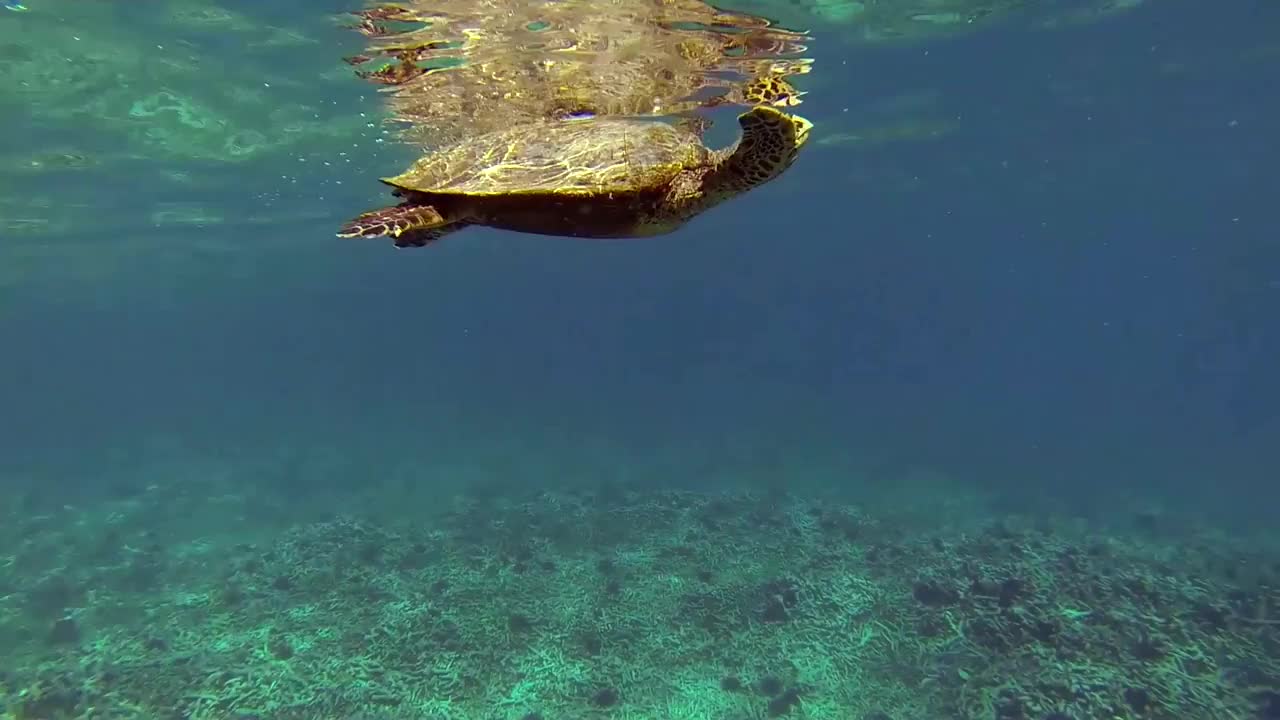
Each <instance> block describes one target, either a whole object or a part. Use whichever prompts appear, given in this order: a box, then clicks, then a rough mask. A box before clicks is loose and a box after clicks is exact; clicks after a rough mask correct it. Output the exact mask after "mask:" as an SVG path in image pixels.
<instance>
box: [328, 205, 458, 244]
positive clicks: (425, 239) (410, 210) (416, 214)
mask: <svg viewBox="0 0 1280 720" xmlns="http://www.w3.org/2000/svg"><path fill="white" fill-rule="evenodd" d="M455 225H459V224H458V223H453V222H450V221H449V220H448V219H446V218H445V217H444V216H443V215H441V214H440V211H438V210H436V209H435V208H434V207H432V206H431V205H422V204H418V203H413V202H404V203H400V204H399V205H392V206H390V207H384V208H378V209H377V210H371V211H369V212H367V213H363V214H361V215H358V216H356V217H355V218H353V219H352V220H351V221H350V222H348V223H347V224H346V225H343V226H342V229H341V230H339V231H338V237H344V238H352V237H354V238H376V237H384V236H386V237H391V238H394V239H395V241H396V247H422V246H423V245H426V244H427V243H430V242H432V241H434V240H436V239H438V238H439V237H440V236H442V235H444V234H446V233H448V232H452V231H453V230H455V229H457V228H456V227H455Z"/></svg>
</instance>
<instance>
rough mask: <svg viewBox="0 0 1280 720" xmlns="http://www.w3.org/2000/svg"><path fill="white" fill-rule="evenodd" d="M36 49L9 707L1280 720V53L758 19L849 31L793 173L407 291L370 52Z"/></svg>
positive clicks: (17, 228) (6, 229)
mask: <svg viewBox="0 0 1280 720" xmlns="http://www.w3.org/2000/svg"><path fill="white" fill-rule="evenodd" d="M27 5H28V8H29V9H28V10H27V11H25V12H8V11H0V112H3V113H4V114H3V117H4V118H5V123H6V131H5V133H4V135H3V137H0V183H3V188H4V190H3V192H2V193H0V237H3V242H2V243H0V343H2V345H0V430H2V432H0V488H3V491H4V495H3V499H4V502H3V504H0V513H3V514H4V516H5V517H4V519H3V521H0V647H6V648H16V649H15V650H10V651H7V652H5V653H0V681H2V682H0V685H2V686H3V687H4V689H3V690H2V691H0V698H2V699H0V707H3V708H6V709H7V712H8V713H9V716H11V717H22V718H32V717H57V718H63V717H89V716H90V715H87V714H86V713H87V712H88V711H87V710H86V708H87V707H88V706H89V705H90V704H93V703H96V704H97V705H98V706H99V707H109V708H110V710H109V712H112V713H115V714H113V715H110V716H111V717H163V715H159V714H158V713H160V712H161V711H162V710H164V711H169V710H172V711H173V712H175V713H177V714H174V715H171V716H172V717H191V718H196V717H200V718H231V717H234V718H243V717H253V716H257V717H264V718H266V717H271V718H275V717H281V718H284V717H308V718H313V717H365V716H367V717H413V718H418V717H422V718H427V717H467V718H470V717H475V718H482V717H483V718H489V717H504V718H505V717H512V718H521V717H526V716H527V715H528V714H529V713H542V714H543V716H544V717H548V718H555V717H562V716H563V717H587V716H591V717H658V716H663V715H662V713H666V715H665V716H667V717H676V716H681V717H684V716H687V717H690V718H702V717H706V718H722V717H723V718H730V717H747V716H759V715H770V714H772V713H778V714H779V715H780V714H790V715H792V716H799V715H807V716H811V717H821V718H826V717H831V718H837V717H839V718H849V717H853V718H860V717H868V718H870V717H880V716H877V715H874V713H876V712H883V713H887V714H888V717H891V718H893V719H894V720H898V719H899V718H913V717H955V718H966V719H967V718H974V719H975V720H976V719H977V718H991V717H996V718H1002V719H1003V718H1019V717H1027V718H1044V717H1078V718H1086V717H1103V716H1104V715H1101V714H1098V713H1104V712H1108V713H1112V714H1113V715H1114V716H1116V717H1135V718H1136V717H1178V718H1192V717H1194V718H1206V719H1208V718H1255V717H1257V718H1271V717H1276V716H1277V714H1280V710H1278V709H1276V708H1280V696H1278V695H1276V694H1275V693H1276V692H1277V684H1278V683H1280V667H1278V666H1280V662H1278V660H1277V652H1276V649H1275V648H1276V647H1277V643H1278V642H1280V640H1278V639H1277V636H1276V635H1275V628H1276V625H1275V623H1276V621H1275V620H1274V619H1273V618H1274V613H1275V612H1277V610H1276V608H1277V607H1280V605H1278V603H1280V595H1278V594H1277V593H1280V582H1277V580H1276V575H1275V573H1276V572H1277V571H1280V565H1278V564H1277V563H1280V558H1278V557H1277V555H1276V538H1275V534H1274V530H1272V529H1271V525H1272V524H1273V523H1274V518H1273V516H1274V510H1273V509H1274V507H1275V503H1276V499H1277V496H1276V491H1275V489H1274V488H1275V477H1276V474H1277V473H1276V468H1277V467H1278V466H1280V410H1278V408H1280V404H1278V403H1280V375H1278V374H1277V371H1276V370H1275V368H1276V367H1277V366H1278V364H1277V359H1278V358H1280V320H1277V318H1280V312H1278V311H1280V289H1277V288H1278V287H1280V245H1278V244H1277V242H1276V240H1275V232H1274V228H1273V226H1274V224H1275V223H1274V222H1273V220H1272V216H1271V210H1272V208H1271V205H1272V204H1273V202H1274V198H1275V197H1276V196H1277V193H1278V191H1280V184H1278V183H1277V181H1276V179H1275V176H1274V165H1275V160H1277V159H1280V139H1278V136H1277V135H1276V133H1275V131H1274V128H1276V127H1280V104H1278V103H1277V101H1276V100H1274V96H1275V93H1274V92H1273V90H1272V85H1273V84H1274V78H1275V77H1276V76H1277V70H1278V69H1280V46H1278V45H1277V44H1276V40H1275V37H1274V33H1273V32H1272V29H1273V28H1274V27H1276V24H1277V23H1280V10H1277V9H1276V8H1273V7H1271V6H1268V5H1264V4H1254V3H1227V4H1226V6H1223V7H1216V6H1215V7H1214V8H1212V9H1208V8H1206V6H1205V4H1203V3H1194V2H1184V1H1183V0H1149V1H1148V2H1146V3H1143V4H1140V5H1138V6H1136V7H1133V8H1130V9H1128V10H1125V11H1119V10H1117V11H1115V12H1112V13H1108V14H1102V15H1098V16H1093V15H1088V14H1086V13H1084V12H1083V10H1082V9H1081V6H1073V7H1071V8H1067V7H1065V6H1064V5H1065V4H1062V3H1041V4H1033V5H1031V6H1030V7H1029V8H1022V9H1018V8H1009V7H1008V6H1009V5H1011V4H1010V3H994V4H993V7H992V8H988V9H992V10H994V11H993V12H991V13H980V12H978V10H979V9H973V8H971V10H973V13H972V18H973V20H974V22H972V23H970V22H964V23H959V24H956V25H952V24H942V25H938V20H939V19H938V18H934V21H935V22H934V24H933V26H931V27H930V29H929V31H928V32H920V33H918V36H915V37H905V38H900V39H886V38H887V37H889V36H894V35H901V34H903V30H902V26H899V25H892V24H889V23H888V21H887V20H885V19H884V16H881V15H876V14H868V15H866V16H864V17H863V20H861V21H858V20H854V21H852V22H844V23H838V22H836V20H835V19H834V18H836V17H837V16H839V17H844V16H845V14H847V13H849V12H850V10H849V8H848V7H846V6H841V7H842V8H843V9H840V10H839V11H837V10H835V9H830V8H833V7H834V6H830V5H828V6H826V7H828V9H827V10H824V11H822V12H820V13H819V12H815V11H814V10H813V8H810V7H806V6H805V5H803V4H782V5H776V6H766V4H764V3H753V4H750V5H747V4H743V5H740V6H735V7H736V8H738V9H744V10H752V11H758V12H764V13H766V14H770V15H774V16H777V17H778V18H779V19H780V20H782V21H783V22H785V23H787V24H789V25H793V26H804V27H808V28H810V30H811V34H812V35H813V37H814V40H813V41H812V45H811V54H812V55H813V57H814V58H815V59H816V63H815V66H814V71H813V72H812V73H811V74H809V75H806V76H803V77H801V78H800V79H799V80H798V81H797V84H799V85H801V86H802V89H805V90H808V91H809V94H808V95H806V96H805V104H804V105H803V106H802V108H801V109H802V111H803V112H804V114H805V115H806V116H807V117H809V118H810V119H811V120H813V121H814V122H815V123H816V126H817V127H816V130H815V133H814V136H813V139H812V140H811V145H810V146H809V147H806V148H805V151H804V152H803V154H802V156H801V159H800V160H799V161H798V162H797V164H796V165H795V167H793V168H792V169H791V170H790V171H789V172H788V173H787V174H786V175H785V176H783V177H782V178H781V179H779V180H778V181H776V182H774V183H772V184H770V185H768V186H765V187H763V188H760V189H758V190H756V191H754V192H752V193H751V194H750V195H748V196H745V197H743V198H739V199H737V200H735V201H733V202H731V203H728V204H726V205H724V206H722V207H720V208H717V209H715V210H713V211H711V212H709V213H707V214H706V215H705V216H703V217H700V218H698V219H696V220H695V221H694V222H692V223H691V224H690V225H689V226H688V227H686V228H684V229H682V230H680V231H678V232H677V233H675V234H673V235H670V236H666V237H661V238H652V239H645V240H636V241H624V242H603V243H601V242H587V241H575V240H568V239H558V238H544V237H535V236H524V235H516V234H510V233H503V232H497V231H490V230H482V229H469V230H467V231H465V232H464V233H459V234H458V235H456V236H451V237H449V238H448V239H447V241H442V242H441V243H440V244H439V245H437V246H433V247H430V248H426V249H422V250H417V251H395V250H393V249H392V248H391V247H390V246H389V244H387V243H385V242H382V241H367V242H354V241H350V240H339V239H337V238H334V237H333V233H334V231H335V230H336V229H337V227H338V226H340V224H341V223H342V222H343V221H345V220H346V219H347V218H349V217H351V216H352V215H354V214H356V213H358V212H361V211H363V210H365V209H367V208H370V207H375V206H377V205H378V204H380V203H384V202H386V201H387V196H386V194H385V192H384V188H383V187H382V186H381V185H380V184H379V183H378V182H377V181H376V179H377V178H378V177H381V176H385V175H389V174H393V173H395V172H398V171H399V170H400V169H401V168H402V167H404V165H405V164H406V163H407V162H409V161H410V160H411V159H412V157H413V153H412V151H411V150H410V149H409V148H406V147H404V146H403V145H402V144H400V143H398V142H396V140H395V137H394V136H393V135H391V134H389V133H388V131H387V129H386V127H385V126H384V125H383V124H382V122H381V119H382V114H381V110H380V107H381V106H380V97H379V94H378V92H377V90H376V88H374V87H372V86H370V85H367V84H365V83H362V82H361V81H359V80H358V79H356V78H354V77H353V76H352V74H351V68H350V67H348V66H347V65H346V64H344V63H343V62H342V60H341V58H342V57H343V56H344V55H351V54H354V53H356V52H359V51H360V49H361V46H362V38H361V37H360V36H359V35H358V34H356V33H353V32H351V31H349V30H347V29H345V28H344V27H343V26H342V23H341V22H339V19H338V13H341V12H343V11H347V10H352V9H357V8H355V7H348V6H347V5H346V4H344V3H341V2H337V1H336V0H326V2H325V3H322V4H321V6H320V7H316V6H314V5H309V6H306V7H303V6H302V5H301V4H293V5H286V4H278V5H274V4H273V5H272V7H271V8H269V9H263V8H260V7H258V5H256V4H251V3H244V2H238V3H227V4H223V5H220V6H217V7H215V6H211V5H209V6H206V5H199V4H165V5H163V6H159V5H147V4H137V3H134V4H124V5H117V4H106V3H102V4H98V3H91V4H83V3H74V4H73V3H67V2H56V1H53V0H44V1H43V2H42V1H41V0H32V1H31V2H29V3H27ZM846 5H849V4H846ZM1112 5H1115V4H1112ZM867 6H868V8H870V9H864V11H865V12H867V13H872V12H873V11H874V12H875V13H879V12H882V11H883V7H882V6H880V5H879V4H877V3H867ZM1100 7H1101V5H1100ZM914 22H917V23H921V22H929V21H928V20H917V21H914ZM877 23H878V24H877ZM906 27H908V28H911V27H915V26H912V25H910V24H908V25H907V26H906ZM717 133H719V134H717ZM717 133H713V136H712V139H713V140H715V141H716V142H720V141H722V140H724V141H727V139H728V133H727V131H725V132H721V128H717ZM524 503H527V504H524ZM316 578H320V579H316ZM344 583H348V584H344ZM615 583H616V585H615ZM779 583H780V584H779ZM1002 583H1013V584H1012V585H1002ZM792 586H794V587H792ZM1001 588H1004V589H1003V590H1002V589H1001ZM789 592H792V593H793V595H789V594H788V593H789ZM1006 596H1007V597H1006ZM779 598H781V599H779ZM787 598H792V600H787ZM779 603H781V605H782V607H780V608H779V607H778V604H779ZM770 613H781V614H782V616H785V617H784V618H783V619H781V620H779V619H778V618H776V617H775V616H774V615H770ZM517 616H519V617H517ZM522 618H523V619H522ZM1104 619H1105V622H1103V620H1104ZM526 621H528V622H527V623H526ZM68 623H70V625H68ZM1037 623H1049V624H1051V625H1052V626H1053V627H1052V633H1049V630H1047V629H1045V628H1046V627H1047V626H1043V627H1042V626H1041V625H1039V624H1037ZM339 629H349V630H350V632H349V633H347V634H351V633H354V635H351V637H347V636H346V635H344V633H343V632H339ZM1044 633H1049V634H1050V635H1052V636H1053V637H1052V638H1050V639H1046V638H1042V637H1039V635H1040V634H1044ZM356 635H358V636H359V637H356ZM286 646H287V647H288V650H287V651H286V650H284V649H281V648H284V647H286ZM837 647H839V648H840V649H839V650H838V651H837V650H836V649H834V648H837ZM1113 647H1122V648H1127V649H1128V650H1127V651H1126V652H1124V653H1121V655H1120V656H1115V657H1113V656H1112V654H1111V652H1110V650H1109V649H1108V648H1113ZM1231 648H1236V650H1234V651H1232V650H1230V649H1231ZM175 657H176V658H180V659H181V661H180V662H176V661H174V660H173V658H175ZM993 658H1000V660H999V661H998V662H997V661H995V660H993ZM1046 658H1048V659H1050V660H1051V661H1047V660H1046ZM104 668H106V669H107V670H110V669H112V668H114V672H115V675H112V676H110V677H109V678H107V679H104V676H103V673H104V672H106V671H107V670H104ZM157 668H160V669H157ZM551 668H555V669H554V670H553V669H551ZM665 670H669V672H666V671H665ZM42 673H43V679H38V678H39V677H40V676H41V674H42ZM146 674H151V675H152V676H154V677H156V678H157V679H156V681H155V683H154V686H153V687H152V688H151V689H150V690H148V689H146V688H140V686H139V684H138V683H135V682H133V681H128V682H126V681H119V680H118V678H119V677H120V676H122V675H123V676H125V677H130V678H132V677H139V676H142V675H146ZM722 676H732V677H735V678H738V679H739V680H741V682H742V683H743V684H744V687H743V688H741V689H725V687H723V686H722V684H721V683H722V681H724V680H725V678H724V677H722ZM766 677H774V678H775V679H778V680H779V682H781V684H782V686H783V687H782V688H781V689H778V690H777V692H769V691H768V690H767V689H766V690H763V691H762V690H761V689H760V683H761V682H762V681H763V678H766ZM1116 677H1124V678H1127V679H1126V680H1125V681H1124V682H1121V681H1119V680H1115V679H1114V678H1116ZM1171 677H1177V678H1180V679H1179V680H1177V681H1176V682H1175V681H1173V680H1170V679H1169V678H1171ZM110 678H116V679H115V680H112V679H110ZM41 683H44V684H43V685H42V684H41ZM59 683H61V685H60V684H59ZM273 683H274V685H273ZM1002 683H1005V685H1004V686H1003V687H1004V689H1003V690H1001V689H1000V688H1001V687H1002ZM766 684H768V683H766ZM1058 684H1060V685H1062V687H1065V688H1066V689H1062V688H1059V687H1058ZM62 685H68V686H74V687H75V688H77V690H76V691H75V692H79V693H81V694H80V695H75V693H74V692H73V691H72V690H69V689H67V688H63V687H62ZM855 687H857V688H863V690H860V691H858V692H854V691H853V690H851V688H855ZM245 688H252V689H251V690H249V689H245ZM266 688H275V689H272V690H268V689H266ZM1046 688H1050V689H1046ZM1053 688H1056V689H1053ZM610 689H612V690H614V691H615V695H616V697H614V698H613V701H611V702H605V701H606V700H608V699H609V697H608V694H607V693H605V695H599V693H602V692H604V691H605V690H610ZM793 691H794V693H793ZM1138 691H1141V692H1142V693H1146V694H1147V695H1148V696H1149V697H1150V698H1151V699H1150V700H1149V702H1139V700H1141V699H1142V698H1141V696H1139V695H1137V694H1135V693H1137V692H1138ZM33 693H35V695H33ZM1001 693H1004V694H1001ZM792 694H794V696H795V698H798V699H797V700H796V701H795V702H791V701H790V700H788V698H791V696H792ZM73 695H74V697H73ZM37 696H40V697H56V698H59V700H58V702H53V701H49V702H47V703H44V704H41V703H40V702H38V701H37V700H33V698H35V697H37ZM1006 696H1008V697H1006ZM193 698H194V699H193ZM90 699H92V703H91V702H90ZM775 701H776V702H775ZM784 701H785V702H784ZM1015 705H1016V708H1015V707H1014V706H1015ZM1054 712H1060V713H1063V715H1062V716H1055V715H1052V714H1051V713H1054ZM362 713H363V714H362ZM1144 713H1145V714H1144ZM1268 713H1272V714H1268ZM0 717H3V715H0ZM93 717H97V715H93Z"/></svg>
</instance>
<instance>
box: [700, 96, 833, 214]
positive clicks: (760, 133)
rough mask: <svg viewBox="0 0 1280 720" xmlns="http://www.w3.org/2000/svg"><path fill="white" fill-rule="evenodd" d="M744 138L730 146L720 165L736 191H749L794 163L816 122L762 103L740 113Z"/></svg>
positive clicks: (732, 188) (739, 119) (739, 117)
mask: <svg viewBox="0 0 1280 720" xmlns="http://www.w3.org/2000/svg"><path fill="white" fill-rule="evenodd" d="M738 124H739V125H740V126H742V138H741V139H740V140H739V141H738V144H737V145H735V146H734V147H732V148H729V149H728V150H727V151H724V152H726V153H727V155H726V156H725V158H724V161H723V164H722V165H721V171H722V174H723V177H724V178H725V180H726V181H727V182H728V184H729V186H730V187H729V189H730V190H731V191H733V192H742V191H745V190H749V189H751V188H753V187H755V186H756V185H761V184H763V183H766V182H769V181H770V180H772V179H774V178H776V177H778V176H779V175H781V174H782V173H783V172H784V171H786V169H787V168H789V167H791V163H793V162H795V159H796V155H797V154H798V153H799V152H800V147H801V146H802V145H804V144H805V142H807V141H808V140H809V132H810V130H812V129H813V123H811V122H809V121H808V120H806V119H804V118H802V117H800V116H799V115H792V114H790V113H785V112H783V111H781V110H779V109H777V108H774V107H770V106H768V105H759V106H756V107H754V108H751V109H750V110H748V111H747V112H744V113H742V114H741V115H739V116H738Z"/></svg>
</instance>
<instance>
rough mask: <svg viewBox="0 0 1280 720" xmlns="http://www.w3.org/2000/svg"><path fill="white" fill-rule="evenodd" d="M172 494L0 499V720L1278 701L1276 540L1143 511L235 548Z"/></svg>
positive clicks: (396, 523) (687, 517)
mask: <svg viewBox="0 0 1280 720" xmlns="http://www.w3.org/2000/svg"><path fill="white" fill-rule="evenodd" d="M179 487H181V486H174V487H172V488H169V489H166V488H165V487H148V488H124V489H122V490H121V491H120V495H121V497H120V498H118V499H115V500H110V501H105V502H102V503H95V504H93V505H85V506H82V507H80V508H78V509H76V508H64V509H55V510H51V511H48V512H37V511H36V509H34V508H33V507H31V506H30V505H29V504H23V503H22V502H15V503H12V504H10V505H9V506H8V507H7V508H6V510H5V515H4V517H3V518H2V522H0V646H3V647H4V648H5V653H4V654H3V659H2V661H0V662H3V666H2V667H0V684H2V685H3V690H0V707H2V708H3V709H2V710H0V717H3V718H5V719H6V720H33V719H35V718H41V719H45V720H54V719H56V720H65V719H71V718H191V719H193V720H194V719H201V720H203V719H220V720H221V719H228V718H237V719H248V718H262V719H266V718H272V719H281V720H283V719H287V718H300V719H301V718H306V719H308V720H311V719H314V718H495V719H496V718H512V719H525V720H533V719H534V718H667V719H669V720H679V719H681V718H688V719H690V720H693V719H695V718H696V719H699V720H703V719H711V720H719V719H723V720H739V719H742V718H772V717H802V718H831V719H832V720H848V719H851V718H852V719H854V720H859V719H871V718H874V719H876V720H884V719H885V718H889V719H893V720H918V719H919V718H947V719H948V720H1023V719H1025V720H1065V719H1068V718H1075V719H1078V720H1094V719H1097V718H1119V719H1126V720H1128V719H1132V720H1138V719H1140V718H1141V719H1145V720H1175V719H1176V720H1187V719H1190V718H1204V719H1206V720H1208V719H1209V718H1221V719H1224V720H1225V719H1228V718H1231V719H1235V718H1239V719H1241V720H1248V719H1256V720H1271V719H1274V718H1276V717H1280V614H1278V613H1280V555H1277V554H1276V553H1275V552H1274V550H1272V549H1267V548H1264V547H1262V546H1260V545H1258V544H1256V543H1251V542H1244V541H1242V540H1239V539H1232V538H1231V537H1228V536H1226V535H1223V534H1220V533H1213V532H1208V531H1194V532H1192V531H1190V530H1185V529H1184V528H1179V527H1176V526H1173V525H1170V524H1169V523H1168V520H1167V519H1166V518H1164V517H1162V516H1160V515H1158V514H1144V515H1140V516H1139V517H1137V518H1136V519H1134V520H1133V521H1132V522H1130V523H1128V524H1127V526H1126V527H1124V528H1121V529H1115V528H1109V529H1104V528H1101V527H1097V526H1088V525H1086V524H1084V523H1083V522H1082V521H1079V520H1072V521H1065V520H1064V521H1056V520H1054V519H1053V518H1050V517H1044V518H1039V519H1034V520H1033V519H1029V518H1026V517H1021V516H1016V517H1005V518H991V517H987V518H968V519H967V520H966V521H965V522H963V523H951V522H941V521H935V522H929V523H923V522H918V521H913V520H911V519H910V518H911V517H913V514H912V513H909V512H907V513H904V512H902V510H903V509H902V508H895V507H891V506H885V507H875V506H863V507H855V506H851V505H845V504H841V503H840V502H837V501H835V500H833V499H831V498H820V497H801V496H797V495H790V494H784V493H781V492H773V493H770V492H760V493H753V492H705V493H700V492H679V491H658V490H648V491H646V490H639V489H627V488H621V487H602V488H597V489H590V490H575V491H569V490H566V491H563V492H544V493H528V492H526V493H523V494H519V495H509V494H495V493H492V492H486V493H484V494H483V495H481V494H478V493H477V494H471V495H468V494H463V495H460V496H458V497H455V498H453V499H452V500H447V499H445V498H442V499H441V502H439V503H435V504H434V505H436V506H439V505H441V504H443V505H444V506H445V507H449V508H450V509H449V510H448V511H447V512H444V513H435V514H431V513H430V512H429V510H430V509H429V508H415V507H414V506H413V503H411V502H408V501H406V502H405V503H402V515H401V516H399V517H398V518H395V519H390V520H389V519H387V518H386V517H383V518H382V519H381V520H376V521H375V520H373V519H371V518H361V517H357V516H338V515H333V516H330V517H327V518H323V519H320V520H318V521H314V522H305V523H298V524H292V525H291V524H289V523H287V522H282V518H281V517H279V516H275V517H273V519H272V521H271V522H265V521H263V522H262V523H261V527H262V530H261V531H260V532H257V533H247V532H228V528H230V527H232V525H233V523H232V519H233V518H234V519H236V522H239V523H240V524H241V525H240V526H241V527H246V525H244V522H245V520H246V515H245V513H249V514H250V516H249V520H252V514H253V513H255V512H257V513H259V514H260V515H262V516H263V517H265V516H266V515H269V514H271V513H270V512H268V511H265V510H261V509H257V510H255V509H254V508H253V507H252V505H253V503H249V502H246V501H245V498H244V497H243V496H237V495H236V494H235V493H234V492H232V491H229V490H227V488H222V489H221V490H219V491H218V492H217V493H213V494H207V493H206V494H201V492H200V491H199V490H196V489H192V488H188V489H186V490H180V489H178V488H179ZM205 489H206V490H207V489H208V488H205ZM922 502H925V501H922ZM346 507H348V508H359V507H360V503H359V502H350V503H347V504H346ZM248 526H252V522H250V524H249V525H248ZM272 527H278V528H280V529H279V530H273V529H271V528H272ZM180 529H181V530H182V532H181V533H180V532H179V530H180ZM180 535H181V537H182V538H183V539H181V540H179V539H178V538H179V536H180Z"/></svg>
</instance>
